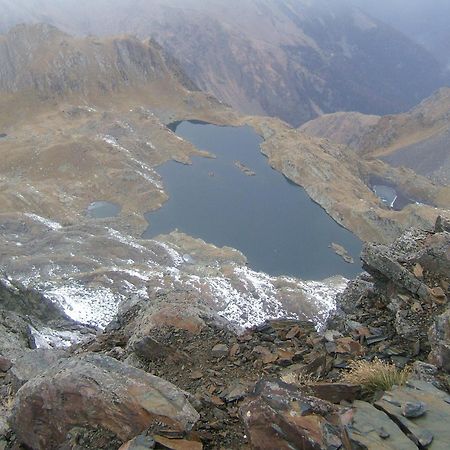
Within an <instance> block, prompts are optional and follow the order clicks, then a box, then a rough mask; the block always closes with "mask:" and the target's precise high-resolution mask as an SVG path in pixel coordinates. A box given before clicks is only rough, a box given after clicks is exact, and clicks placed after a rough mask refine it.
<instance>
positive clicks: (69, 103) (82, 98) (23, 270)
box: [0, 26, 448, 327]
mask: <svg viewBox="0 0 450 450" xmlns="http://www.w3.org/2000/svg"><path fill="white" fill-rule="evenodd" d="M1 42H2V43H3V47H2V48H3V49H4V50H3V52H2V53H0V56H1V57H2V60H1V61H2V64H1V67H2V69H3V70H4V73H5V74H8V76H6V75H5V77H4V84H3V85H2V89H3V90H2V92H3V96H2V97H1V98H0V104H1V108H0V111H1V113H0V130H1V131H2V134H3V135H4V136H3V137H2V138H1V139H0V149H1V153H2V165H1V168H0V176H1V190H0V205H1V208H2V215H1V218H0V221H1V229H0V233H1V235H2V240H1V254H2V258H1V264H2V268H3V269H4V270H7V272H8V274H9V275H10V276H11V277H13V278H14V279H16V280H19V281H21V282H22V283H25V284H26V285H27V286H29V287H35V288H38V289H39V290H40V291H41V292H44V293H45V294H46V295H47V296H48V297H49V298H51V299H52V300H54V301H57V302H58V303H59V304H60V305H61V306H63V308H64V309H65V311H66V312H67V314H69V315H70V316H71V317H72V318H75V319H76V320H81V321H83V322H85V323H90V324H93V325H101V326H104V325H105V324H106V323H107V322H108V321H109V320H110V319H111V317H112V316H113V315H114V314H115V313H116V312H117V308H118V304H119V301H121V300H125V299H126V298H128V297H129V296H134V297H137V298H152V297H153V294H155V293H160V292H164V291H166V290H168V289H169V290H170V288H174V289H177V290H179V291H180V292H182V293H183V294H182V295H179V296H177V295H174V302H175V306H174V308H176V307H177V306H176V302H179V301H181V300H180V298H181V297H182V298H184V300H183V301H184V302H189V301H191V300H189V299H192V297H195V296H196V295H198V294H199V293H201V294H202V299H203V300H202V301H203V303H201V304H200V305H199V306H198V307H199V308H203V309H204V310H205V311H207V312H208V314H209V315H217V314H219V315H221V316H225V317H226V318H227V319H233V320H234V322H235V325H236V326H237V327H240V326H243V325H253V324H255V323H258V322H260V321H262V320H264V319H265V318H266V317H279V316H286V315H289V316H290V317H297V318H310V319H314V320H316V321H321V320H323V319H324V318H325V317H326V315H327V312H328V310H329V308H330V307H331V306H332V305H333V301H334V300H333V299H334V296H335V294H336V292H339V291H340V290H341V289H342V288H343V286H344V284H343V280H342V278H340V277H337V278H335V279H330V280H324V281H323V282H305V281H301V280H294V279H289V278H284V277H281V278H280V277H278V278H276V277H270V276H268V275H265V274H260V273H255V272H252V271H251V270H249V269H248V268H247V267H246V265H245V257H244V256H243V255H241V254H240V253H239V252H233V251H232V250H230V249H217V248H214V247H212V246H209V245H207V244H205V243H203V242H200V241H196V240H192V239H191V238H189V237H188V236H184V235H179V234H172V235H169V236H164V237H161V238H159V239H158V240H156V241H142V240H140V239H139V236H140V234H141V233H142V231H143V230H144V229H145V227H146V225H147V223H146V221H145V220H144V213H146V212H148V211H151V210H153V209H156V208H159V207H160V206H161V205H162V204H163V202H164V201H165V200H166V199H167V194H166V193H165V192H164V186H163V185H162V180H161V179H160V177H159V175H158V173H157V172H156V170H155V169H156V167H157V166H158V165H159V164H162V163H163V162H165V161H167V160H169V159H173V160H176V161H180V162H183V163H189V162H190V157H191V156H192V155H205V153H204V152H203V153H202V152H200V151H199V150H198V149H195V148H194V147H193V146H192V145H191V144H189V143H188V142H186V141H183V140H180V138H178V137H177V136H176V135H175V134H174V133H172V132H171V131H170V129H169V128H167V127H166V126H165V124H167V123H169V122H171V121H174V120H177V119H189V118H195V119H200V120H206V121H210V122H215V123H219V124H233V125H242V124H249V125H252V126H254V127H255V129H256V130H257V131H258V132H259V133H260V134H261V135H262V136H263V137H264V138H265V140H266V141H265V143H264V145H263V151H264V153H266V154H267V155H268V156H269V158H270V163H271V164H272V165H273V167H275V168H276V169H277V170H280V171H282V172H283V173H285V175H286V176H288V177H289V178H291V179H292V180H293V181H294V182H296V183H298V184H301V185H303V186H305V188H306V189H307V190H308V192H309V194H310V195H311V197H312V198H313V199H314V200H316V201H317V202H319V203H320V204H321V205H322V206H324V207H325V208H326V209H327V211H328V212H329V213H330V214H331V215H332V216H333V217H334V218H335V219H336V220H337V221H339V222H340V223H341V224H343V225H344V226H346V227H347V228H349V229H350V230H352V231H354V232H355V233H356V234H358V235H359V236H361V237H362V238H366V239H370V240H375V241H379V242H387V241H389V240H392V239H394V238H395V237H397V236H398V235H399V234H401V232H402V230H403V229H404V227H407V226H411V225H418V224H419V225H420V226H421V227H425V228H427V227H428V228H430V227H431V225H432V223H433V222H434V220H435V217H436V215H437V214H438V211H437V210H435V209H434V208H430V207H426V206H410V207H408V208H407V209H406V210H405V211H400V212H397V211H390V210H388V209H386V207H385V206H383V204H382V203H381V202H380V201H379V200H378V199H377V198H376V197H375V196H374V195H373V193H372V192H371V191H370V189H369V187H368V186H367V185H366V184H365V183H366V182H367V180H368V178H369V174H372V173H376V174H384V175H386V176H388V175H389V176H390V177H392V178H395V179H398V180H402V181H403V182H404V184H405V189H406V190H407V189H408V188H409V189H413V190H414V193H415V194H417V195H418V196H419V197H423V198H425V199H426V200H429V201H430V203H433V204H436V205H438V206H441V207H447V203H445V199H446V198H447V200H448V197H446V196H445V192H442V191H441V190H439V189H438V188H437V187H435V186H433V185H431V184H430V183H429V182H427V181H426V180H421V181H420V183H418V182H417V179H415V178H413V175H412V174H410V173H407V172H406V173H405V172H403V171H397V170H395V169H391V168H390V167H389V166H386V165H383V164H381V163H378V162H372V163H370V164H368V163H367V164H366V163H360V162H358V161H356V159H355V157H351V156H346V151H345V149H343V148H340V147H338V146H331V145H328V144H325V143H324V142H322V141H321V140H318V139H312V138H309V137H307V136H306V135H304V134H301V133H298V131H297V130H295V129H292V128H290V127H289V126H287V125H286V124H284V123H283V122H281V121H279V120H275V119H264V118H252V117H238V116H237V115H236V114H235V113H233V112H232V111H231V110H230V109H228V108H226V107H224V106H223V105H221V104H220V103H218V102H217V101H216V100H214V99H213V98H211V97H209V96H207V95H205V94H203V93H201V92H198V91H191V90H189V89H187V87H186V86H190V85H189V84H188V82H185V77H184V76H183V75H182V73H180V71H179V69H178V66H177V65H176V64H175V63H174V62H173V61H171V60H169V61H168V60H167V59H166V57H165V56H164V54H163V53H161V52H160V49H159V48H158V47H157V46H154V45H153V44H152V43H148V42H146V43H141V42H139V41H137V40H136V39H128V38H121V39H111V38H109V39H105V40H99V39H97V38H86V39H84V38H73V37H70V36H68V35H66V34H64V33H61V32H59V31H58V30H56V29H54V28H53V27H48V26H31V27H25V26H21V27H18V28H16V29H15V30H13V31H12V32H11V33H9V34H8V35H7V36H4V37H2V38H1ZM62 44H64V45H63V49H64V50H62V51H61V52H62V53H61V52H60V51H59V50H58V51H55V49H56V48H58V49H59V48H60V47H61V45H62ZM31 50H32V51H31ZM61 54H62V55H65V56H64V58H65V57H66V56H67V55H73V57H71V58H69V59H68V60H67V58H65V59H64V61H65V63H64V64H63V63H62V62H63V59H61V58H62V57H61ZM7 55H11V57H7ZM133 55H134V56H133ZM136 55H148V58H149V59H148V60H146V61H144V62H142V63H140V62H139V61H138V60H137V59H136V58H137V56H136ZM43 58H45V61H46V62H47V65H46V66H43V65H42V61H43ZM67 61H70V64H69V63H67ZM66 63H67V65H65V64H66ZM105 67H110V68H111V70H110V71H109V72H108V75H107V76H106V78H105V83H104V84H103V85H99V83H98V82H99V75H98V73H97V71H98V72H99V73H100V74H101V73H103V71H105V70H106V69H105ZM119 68H120V70H119ZM108 70H109V69H108ZM71 73H73V74H75V73H76V74H77V77H78V78H77V84H76V85H73V84H71V83H70V82H68V78H67V77H68V76H69V75H70V74H71ZM15 75H17V76H15ZM55 83H56V85H58V86H59V87H60V88H59V90H58V91H57V92H54V91H53V86H54V85H55ZM33 86H35V88H33V89H31V88H32V87H33ZM105 86H107V88H105ZM19 88H20V89H19ZM104 88H105V89H104ZM13 106H14V107H13ZM299 149H301V151H299ZM30 162H31V163H30ZM305 167H308V170H306V171H305V170H304V168H305ZM355 167H358V168H359V171H358V172H357V173H355V170H354V168H355ZM302 168H303V169H302ZM300 175H301V176H300ZM413 181H414V182H413ZM97 200H103V201H110V202H113V203H115V204H117V205H120V207H121V210H120V213H119V214H118V216H117V217H112V218H109V219H103V220H99V219H97V220H96V219H92V218H90V217H89V216H88V215H87V208H88V206H89V205H90V204H91V202H94V201H97ZM355 204H356V205H358V208H355V207H354V205H355ZM348 205H353V207H352V208H349V206H348ZM150 281H151V284H152V285H153V291H152V292H151V293H150V297H149V294H148V293H147V290H146V289H145V284H146V283H148V282H150ZM169 297H170V296H169ZM164 301H166V302H167V303H170V299H168V298H166V297H165V298H164ZM237 305H240V306H237Z"/></svg>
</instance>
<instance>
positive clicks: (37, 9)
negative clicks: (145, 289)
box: [0, 0, 446, 125]
mask: <svg viewBox="0 0 450 450" xmlns="http://www.w3.org/2000/svg"><path fill="white" fill-rule="evenodd" d="M5 2H6V5H9V8H10V13H9V17H10V19H9V20H8V15H5V16H4V17H3V20H2V19H0V28H3V29H5V28H7V27H8V26H10V25H11V24H13V23H15V22H17V21H18V20H21V21H25V22H36V21H48V22H50V23H53V24H55V25H57V26H58V27H61V28H62V29H65V30H66V31H68V32H70V33H76V34H81V35H83V34H84V35H86V34H100V35H114V34H117V33H122V32H124V31H125V32H133V33H135V34H137V35H138V36H139V37H140V38H147V37H153V38H154V39H155V40H156V41H157V42H159V44H160V45H161V46H162V47H164V49H165V50H167V51H168V53H170V54H171V55H172V56H174V57H175V58H176V59H177V60H178V61H179V62H180V64H181V66H182V67H183V70H184V71H185V73H186V74H187V75H188V77H189V78H190V79H192V80H193V81H194V82H195V83H196V84H197V85H198V86H199V87H200V88H201V89H203V90H205V91H207V92H210V93H212V94H213V95H215V96H216V97H217V98H219V99H220V100H222V101H224V102H225V103H227V104H230V105H232V106H233V107H234V108H235V109H238V110H240V111H241V112H242V113H244V114H262V115H271V116H277V117H280V118H281V119H283V120H285V121H287V122H290V123H291V124H294V125H298V124H299V123H303V122H305V121H307V120H309V119H311V118H313V117H315V116H317V115H320V114H323V113H327V112H334V111H338V110H359V111H361V112H364V113H376V114H386V113H393V112H400V111H402V110H405V109H408V108H410V107H412V106H413V105H414V104H415V103H417V102H418V101H420V100H421V99H422V98H424V97H426V96H428V95H429V94H431V92H432V91H434V90H435V89H437V88H438V87H440V86H441V85H442V84H444V83H445V81H446V80H444V79H442V78H441V77H440V75H438V74H439V73H440V71H441V69H440V67H439V64H438V63H437V62H436V60H435V59H434V58H433V57H432V56H431V55H430V54H428V53H427V52H426V51H425V50H424V49H422V48H420V47H419V46H418V45H417V44H415V43H413V42H412V41H411V40H408V38H406V37H405V36H404V35H402V34H401V33H398V32H396V31H395V30H394V29H392V28H391V27H389V26H386V25H384V24H382V23H381V22H379V21H376V20H375V19H372V18H370V17H369V16H367V15H365V14H364V13H362V12H361V10H358V9H351V7H350V6H342V5H341V4H340V3H339V4H338V3H335V2H332V1H329V0H321V1H320V2H314V3H311V2H308V1H306V0H302V1H300V2H292V1H291V0H283V1H282V2H279V3H276V4H275V3H273V2H270V1H268V0H262V1H258V2H256V1H255V0H244V1H240V2H237V1H236V2H235V3H233V4H230V3H229V2H227V3H225V2H224V1H223V0H216V1H213V2H208V3H207V4H205V3H201V2H199V1H198V0H189V1H188V2H186V1H185V2H181V1H179V0H168V1H165V2H162V1H159V0H151V1H147V2H143V1H140V0H129V1H128V2H126V3H123V2H115V3H114V4H113V5H112V6H113V7H111V4H108V2H105V1H102V0H97V1H96V2H87V3H86V2H85V3H80V2H74V1H73V2H72V1H66V2H65V3H64V8H62V7H61V5H58V3H57V2H55V1H54V0H44V1H43V2H40V3H37V2H28V1H26V2H25V1H23V0H22V2H21V0H19V2H18V3H16V2H15V3H12V2H7V0H2V1H0V6H1V4H2V3H5ZM108 5H109V6H110V7H108ZM87 11H90V15H89V16H87V13H86V12H87ZM123 17H125V19H123ZM269 18H270V19H269ZM119 19H120V20H119ZM262 30H263V31H262ZM387 48H388V49H389V52H387V51H386V50H385V49H387Z"/></svg>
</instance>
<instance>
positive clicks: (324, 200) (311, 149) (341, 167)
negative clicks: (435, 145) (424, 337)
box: [247, 118, 450, 243]
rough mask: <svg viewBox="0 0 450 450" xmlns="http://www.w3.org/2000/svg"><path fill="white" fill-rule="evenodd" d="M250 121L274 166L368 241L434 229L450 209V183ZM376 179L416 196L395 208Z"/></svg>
mask: <svg viewBox="0 0 450 450" xmlns="http://www.w3.org/2000/svg"><path fill="white" fill-rule="evenodd" d="M317 120H320V119H317ZM247 122H248V123H249V124H251V125H253V126H254V127H255V129H256V130H258V132H259V133H260V134H261V135H262V136H263V137H264V139H265V142H264V143H263V144H262V145H261V148H262V151H263V153H264V154H266V155H267V156H268V158H269V163H270V164H271V166H272V167H274V168H275V169H276V170H278V171H280V172H282V173H283V174H284V175H285V176H286V177H287V178H289V179H290V180H292V181H293V182H295V183H297V184H299V185H301V186H303V187H304V188H305V189H306V191H307V192H308V194H309V196H310V197H311V198H312V199H313V200H314V201H316V202H317V203H319V204H320V205H321V206H322V207H323V208H324V209H325V210H326V211H327V212H328V213H329V214H330V215H331V216H332V217H333V218H334V219H335V220H336V221H337V222H338V223H340V224H342V225H343V226H344V227H346V228H348V229H349V230H351V231H353V232H354V233H355V234H356V235H357V236H359V237H360V238H361V239H362V240H366V241H376V242H385V243H387V242H392V240H394V239H395V238H397V237H399V236H400V234H401V233H402V231H403V230H404V229H405V228H408V227H411V226H418V227H421V228H425V229H432V227H433V224H434V221H435V220H436V217H437V215H439V211H441V212H443V211H445V210H448V209H449V207H450V203H449V201H450V200H449V199H450V187H449V186H445V185H444V186H441V185H439V184H435V183H433V182H431V181H430V180H429V179H427V178H425V177H421V176H418V175H417V174H416V173H415V172H414V171H413V170H408V169H405V168H401V167H400V168H395V167H392V166H390V165H388V164H386V163H384V162H382V161H381V160H378V159H375V158H362V157H361V155H360V154H359V153H357V152H355V151H352V149H350V148H349V147H346V146H342V145H338V144H335V143H333V142H331V141H328V140H325V139H317V138H316V137H311V136H309V135H308V134H306V133H305V132H303V131H302V129H294V128H289V127H286V126H285V125H283V124H282V123H280V122H278V121H275V120H269V119H256V118H248V119H247ZM373 179H379V180H383V181H384V182H385V183H386V184H392V185H395V186H397V188H398V189H399V190H400V191H401V192H403V193H404V194H405V195H406V196H408V197H409V198H410V199H414V200H412V201H410V202H409V204H408V205H406V206H405V207H403V208H402V209H401V210H399V211H395V210H393V209H392V208H390V207H389V205H386V204H385V203H383V202H382V201H381V200H380V199H379V198H378V197H377V196H376V195H375V194H374V193H373V191H372V186H371V183H372V180H373ZM416 202H417V203H416Z"/></svg>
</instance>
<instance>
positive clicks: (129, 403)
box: [11, 353, 199, 450]
mask: <svg viewBox="0 0 450 450" xmlns="http://www.w3.org/2000/svg"><path fill="white" fill-rule="evenodd" d="M198 417H199V416H198V414H197V412H196V411H195V409H194V408H193V407H192V406H191V405H190V404H189V402H188V401H187V399H186V397H185V395H184V393H183V392H182V391H180V390H179V389H178V388H177V387H175V386H174V385H172V384H171V383H169V382H167V381H165V380H163V379H161V378H158V377H155V376H152V375H149V374H147V373H146V372H144V371H142V370H139V369H135V368H133V367H130V366H128V365H126V364H123V363H121V362H119V361H117V360H115V359H113V358H110V357H107V356H103V355H99V354H92V353H87V354H84V355H82V356H78V357H73V358H70V359H66V360H63V361H60V362H59V363H58V364H56V365H55V366H53V367H52V368H51V369H49V370H48V371H47V372H46V373H44V374H42V375H40V376H38V377H36V378H34V379H32V380H30V381H29V382H28V383H26V384H25V385H24V386H23V387H22V388H21V389H20V390H19V392H18V393H17V396H16V401H15V405H14V408H13V415H12V420H11V426H12V429H13V430H14V432H15V433H16V436H17V438H18V440H19V441H20V442H21V443H23V444H25V445H27V446H28V447H30V448H32V449H34V450H52V449H57V448H59V446H60V445H61V444H62V443H63V442H64V441H65V439H66V436H67V434H68V433H69V431H70V430H71V429H73V428H75V427H88V428H93V427H101V428H102V429H105V430H107V431H110V432H111V433H113V434H114V435H116V436H117V437H118V438H119V439H120V440H121V441H122V442H125V441H128V440H130V439H132V438H133V437H134V436H136V435H138V434H139V433H141V432H142V431H144V430H146V429H149V428H151V429H152V430H153V431H155V432H158V431H168V430H170V431H171V432H176V433H183V432H187V431H189V430H190V429H191V428H192V426H193V425H194V423H195V422H196V421H197V420H198Z"/></svg>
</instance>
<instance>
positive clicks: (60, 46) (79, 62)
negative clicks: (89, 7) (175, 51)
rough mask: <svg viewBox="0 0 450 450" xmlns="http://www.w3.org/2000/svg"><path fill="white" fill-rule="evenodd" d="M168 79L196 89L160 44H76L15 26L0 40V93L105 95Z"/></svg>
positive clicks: (42, 28) (46, 28)
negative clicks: (28, 92) (29, 92)
mask: <svg viewBox="0 0 450 450" xmlns="http://www.w3.org/2000/svg"><path fill="white" fill-rule="evenodd" d="M168 78H173V79H174V82H175V84H180V85H185V86H186V87H190V88H195V86H194V85H193V84H192V83H190V82H189V80H188V79H187V78H186V77H184V76H183V74H182V71H181V69H180V68H179V67H178V66H177V65H176V64H175V63H174V61H173V60H172V58H167V57H166V56H165V54H164V52H163V51H161V49H160V48H159V46H158V45H156V44H152V43H142V42H140V41H138V40H137V39H134V38H130V37H124V38H112V39H103V40H100V39H98V38H83V39H80V38H79V39H76V38H73V37H72V36H69V35H67V34H65V33H63V32H61V31H59V30H58V29H57V28H55V27H53V26H51V25H45V24H37V25H33V26H25V25H18V26H16V27H14V28H13V29H12V30H11V31H10V32H9V33H7V34H6V35H3V36H0V91H3V92H9V93H14V92H20V91H24V90H30V89H33V90H34V91H35V92H37V93H38V94H39V95H41V96H48V97H52V96H55V95H62V94H69V93H80V94H94V93H96V92H98V93H107V92H111V91H114V90H118V89H120V88H124V87H128V86H133V85H134V86H138V85H142V84H145V83H148V82H151V81H156V80H164V79H168Z"/></svg>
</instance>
